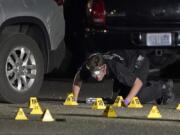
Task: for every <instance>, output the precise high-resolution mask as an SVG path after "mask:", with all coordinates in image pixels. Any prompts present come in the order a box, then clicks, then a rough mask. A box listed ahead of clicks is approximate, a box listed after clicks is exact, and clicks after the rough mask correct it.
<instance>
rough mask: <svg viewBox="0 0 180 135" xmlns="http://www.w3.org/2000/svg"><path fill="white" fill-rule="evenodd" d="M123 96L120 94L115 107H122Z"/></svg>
mask: <svg viewBox="0 0 180 135" xmlns="http://www.w3.org/2000/svg"><path fill="white" fill-rule="evenodd" d="M122 101H123V97H122V96H118V97H117V98H116V100H115V102H114V104H113V107H122Z"/></svg>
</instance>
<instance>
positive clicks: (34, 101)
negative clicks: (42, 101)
mask: <svg viewBox="0 0 180 135" xmlns="http://www.w3.org/2000/svg"><path fill="white" fill-rule="evenodd" d="M37 103H38V101H37V98H36V97H31V98H30V100H29V108H30V109H33V108H34V106H36V104H37Z"/></svg>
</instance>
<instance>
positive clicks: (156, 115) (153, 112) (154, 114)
mask: <svg viewBox="0 0 180 135" xmlns="http://www.w3.org/2000/svg"><path fill="white" fill-rule="evenodd" d="M147 117H148V118H153V119H156V118H161V117H162V116H161V114H160V112H159V110H158V108H157V106H153V107H152V109H151V111H150V112H149V114H148V116H147Z"/></svg>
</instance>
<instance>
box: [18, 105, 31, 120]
mask: <svg viewBox="0 0 180 135" xmlns="http://www.w3.org/2000/svg"><path fill="white" fill-rule="evenodd" d="M15 120H28V118H27V117H26V115H25V113H24V111H23V109H22V108H19V110H18V112H17V114H16V117H15Z"/></svg>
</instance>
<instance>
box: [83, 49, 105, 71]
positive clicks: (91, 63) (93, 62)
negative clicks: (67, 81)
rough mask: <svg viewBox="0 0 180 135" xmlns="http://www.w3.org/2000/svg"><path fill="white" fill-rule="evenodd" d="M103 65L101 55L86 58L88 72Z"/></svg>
mask: <svg viewBox="0 0 180 135" xmlns="http://www.w3.org/2000/svg"><path fill="white" fill-rule="evenodd" d="M104 64H105V61H104V58H103V55H102V54H101V53H96V54H92V55H90V56H89V57H88V59H87V63H86V67H87V68H88V69H89V70H91V71H92V70H96V69H97V68H98V67H101V66H102V65H104Z"/></svg>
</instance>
